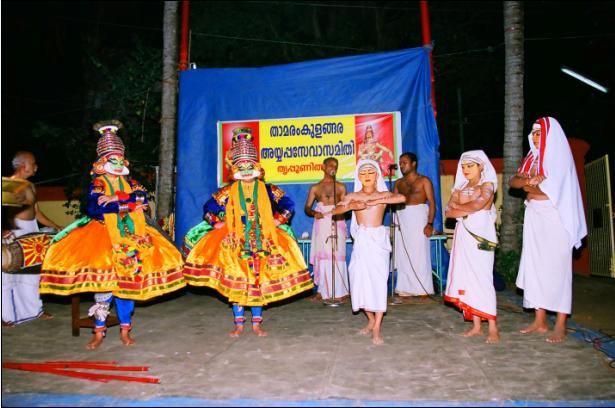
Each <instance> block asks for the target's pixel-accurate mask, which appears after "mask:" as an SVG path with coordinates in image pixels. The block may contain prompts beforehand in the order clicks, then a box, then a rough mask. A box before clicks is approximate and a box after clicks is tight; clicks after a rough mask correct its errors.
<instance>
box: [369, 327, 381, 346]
mask: <svg viewBox="0 0 615 408" xmlns="http://www.w3.org/2000/svg"><path fill="white" fill-rule="evenodd" d="M372 343H374V344H375V345H376V346H379V345H381V344H384V337H382V333H380V330H374V331H373V333H372Z"/></svg>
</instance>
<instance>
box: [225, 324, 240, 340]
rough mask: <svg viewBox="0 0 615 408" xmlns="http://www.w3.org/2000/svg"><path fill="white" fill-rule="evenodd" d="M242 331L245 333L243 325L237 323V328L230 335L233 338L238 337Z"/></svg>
mask: <svg viewBox="0 0 615 408" xmlns="http://www.w3.org/2000/svg"><path fill="white" fill-rule="evenodd" d="M242 333H243V325H240V324H236V325H235V330H233V331H232V332H230V333H229V334H228V335H229V336H231V337H233V338H237V337H239V336H241V334H242Z"/></svg>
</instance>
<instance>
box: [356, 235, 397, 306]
mask: <svg viewBox="0 0 615 408" xmlns="http://www.w3.org/2000/svg"><path fill="white" fill-rule="evenodd" d="M352 236H353V238H354V246H353V249H352V255H351V257H350V264H349V265H348V271H349V273H350V296H351V300H352V310H353V311H357V310H359V309H364V310H365V311H368V312H386V310H387V279H388V277H389V258H390V254H391V242H390V240H389V229H388V228H387V227H385V226H379V227H365V226H362V225H357V227H356V229H354V230H353V231H352Z"/></svg>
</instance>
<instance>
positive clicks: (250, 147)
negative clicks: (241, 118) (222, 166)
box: [231, 128, 261, 180]
mask: <svg viewBox="0 0 615 408" xmlns="http://www.w3.org/2000/svg"><path fill="white" fill-rule="evenodd" d="M231 155H232V159H233V165H232V166H231V174H232V176H233V178H234V179H235V180H250V179H253V178H257V177H258V176H260V174H261V165H260V163H258V159H257V155H256V147H254V142H253V138H252V129H251V128H237V129H233V141H232V147H231Z"/></svg>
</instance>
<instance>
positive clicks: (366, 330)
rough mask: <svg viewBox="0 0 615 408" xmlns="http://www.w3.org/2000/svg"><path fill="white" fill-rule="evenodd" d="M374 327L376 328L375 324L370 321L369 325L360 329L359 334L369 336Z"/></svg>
mask: <svg viewBox="0 0 615 408" xmlns="http://www.w3.org/2000/svg"><path fill="white" fill-rule="evenodd" d="M373 329H374V325H373V324H372V323H369V324H368V325H367V326H365V327H364V328H362V329H361V330H359V334H361V335H363V336H368V335H369V334H370V333H371V332H372V330H373Z"/></svg>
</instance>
